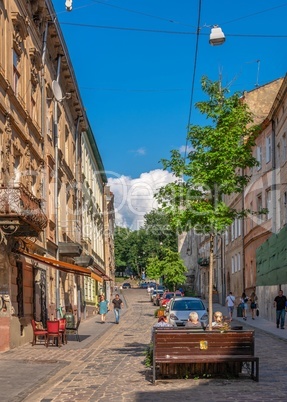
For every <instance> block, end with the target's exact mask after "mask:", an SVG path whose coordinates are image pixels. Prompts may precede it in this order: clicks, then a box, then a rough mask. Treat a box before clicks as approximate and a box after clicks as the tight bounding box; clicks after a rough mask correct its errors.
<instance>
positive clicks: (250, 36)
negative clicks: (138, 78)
mask: <svg viewBox="0 0 287 402" xmlns="http://www.w3.org/2000/svg"><path fill="white" fill-rule="evenodd" d="M59 24H61V25H71V26H78V27H84V28H94V29H115V30H120V31H138V32H150V33H161V34H170V35H196V36H209V33H203V32H199V33H198V32H191V31H168V30H159V29H145V28H128V27H116V26H108V25H93V24H80V23H76V22H64V21H59ZM199 29H201V28H199ZM225 35H226V36H228V37H247V38H274V39H278V38H282V39H283V38H287V35H269V34H232V33H228V32H227V33H226V31H225Z"/></svg>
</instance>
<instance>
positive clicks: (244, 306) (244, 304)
mask: <svg viewBox="0 0 287 402" xmlns="http://www.w3.org/2000/svg"><path fill="white" fill-rule="evenodd" d="M240 303H241V306H242V316H243V320H245V321H246V320H247V309H248V304H247V303H248V297H247V296H246V294H245V292H243V293H242V295H241V298H240Z"/></svg>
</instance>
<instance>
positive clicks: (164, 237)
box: [115, 210, 177, 274]
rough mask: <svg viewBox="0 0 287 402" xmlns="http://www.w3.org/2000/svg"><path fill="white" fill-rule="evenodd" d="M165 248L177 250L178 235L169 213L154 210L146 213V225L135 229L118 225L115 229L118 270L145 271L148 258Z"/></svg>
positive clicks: (159, 254) (159, 255)
mask: <svg viewBox="0 0 287 402" xmlns="http://www.w3.org/2000/svg"><path fill="white" fill-rule="evenodd" d="M164 248H168V249H170V250H172V251H177V235H176V232H175V231H174V230H173V229H172V228H171V226H170V224H169V221H168V217H167V215H166V214H165V213H164V212H163V211H162V212H160V211H158V210H152V211H151V212H150V213H148V214H146V215H145V223H144V226H143V227H142V228H141V229H139V230H135V231H131V230H130V229H127V228H122V227H117V228H116V230H115V261H116V269H117V271H118V272H119V271H123V270H122V269H121V267H123V268H127V267H128V268H130V269H132V270H133V271H134V272H135V273H136V274H140V273H141V272H143V271H144V270H145V268H146V265H147V260H148V259H149V258H151V257H156V256H158V257H159V258H161V253H162V250H163V249H164Z"/></svg>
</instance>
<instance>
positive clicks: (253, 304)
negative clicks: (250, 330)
mask: <svg viewBox="0 0 287 402" xmlns="http://www.w3.org/2000/svg"><path fill="white" fill-rule="evenodd" d="M257 300H258V298H257V295H256V293H255V292H254V291H253V292H252V293H251V296H250V302H251V303H250V308H251V316H252V320H255V314H256V309H257Z"/></svg>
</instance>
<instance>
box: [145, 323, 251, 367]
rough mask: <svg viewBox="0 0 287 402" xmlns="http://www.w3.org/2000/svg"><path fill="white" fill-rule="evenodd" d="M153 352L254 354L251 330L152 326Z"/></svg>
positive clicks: (161, 355)
mask: <svg viewBox="0 0 287 402" xmlns="http://www.w3.org/2000/svg"><path fill="white" fill-rule="evenodd" d="M153 344H154V356H155V359H156V358H157V357H163V356H173V357H176V356H196V355H200V356H204V355H215V356H216V355H225V356H234V355H249V356H254V331H226V332H223V333H221V332H219V331H196V332H195V331H194V330H193V329H191V330H188V329H172V328H155V329H154V333H153Z"/></svg>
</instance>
